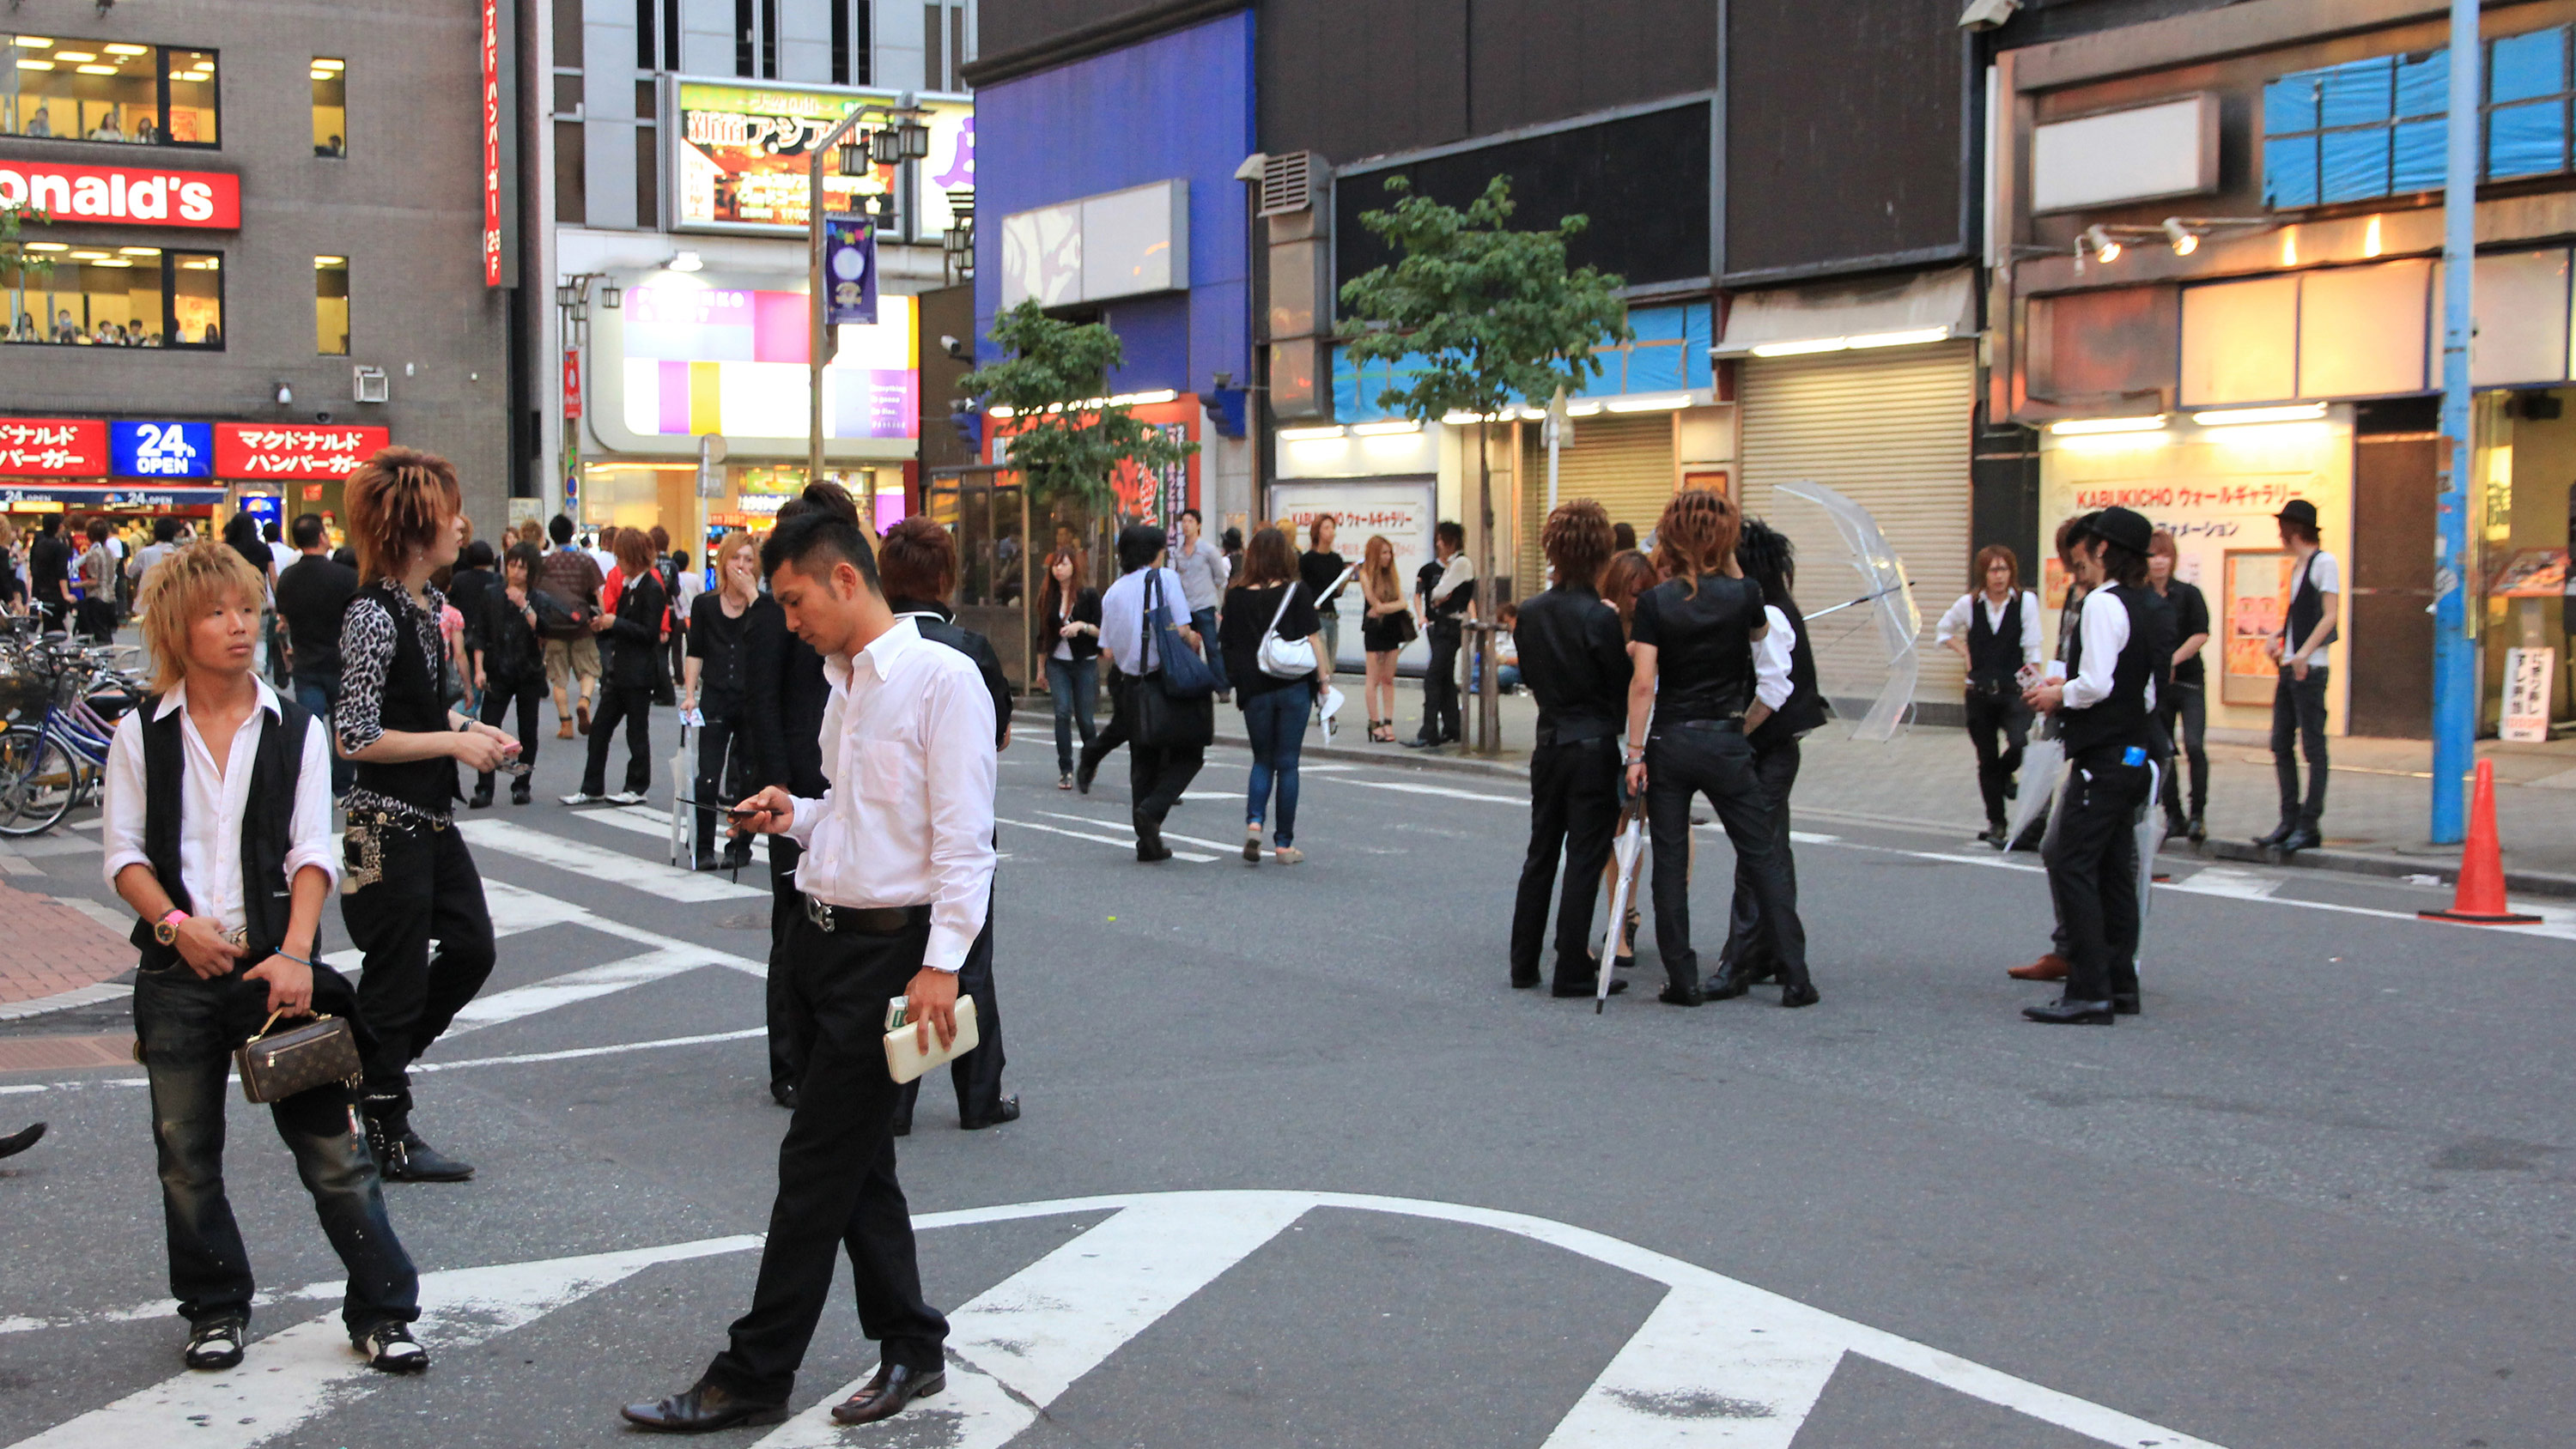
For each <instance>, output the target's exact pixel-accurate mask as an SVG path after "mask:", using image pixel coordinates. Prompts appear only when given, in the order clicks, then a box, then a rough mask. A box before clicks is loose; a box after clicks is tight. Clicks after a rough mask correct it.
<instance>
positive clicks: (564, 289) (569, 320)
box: [555, 272, 625, 522]
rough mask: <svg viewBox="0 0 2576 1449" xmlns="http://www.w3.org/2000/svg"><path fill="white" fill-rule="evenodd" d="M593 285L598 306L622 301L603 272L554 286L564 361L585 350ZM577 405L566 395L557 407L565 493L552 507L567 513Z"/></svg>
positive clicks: (574, 473)
mask: <svg viewBox="0 0 2576 1449" xmlns="http://www.w3.org/2000/svg"><path fill="white" fill-rule="evenodd" d="M593 283H596V284H598V287H599V301H600V305H602V306H604V307H607V308H610V309H611V310H614V309H616V308H617V307H618V306H619V305H621V304H622V303H623V301H624V300H625V292H624V291H623V289H621V288H620V287H619V286H618V285H617V279H616V278H615V277H612V276H610V275H608V274H607V273H606V272H575V273H573V274H572V275H570V276H568V277H565V278H564V279H563V280H562V281H560V282H557V283H556V284H555V318H556V323H557V334H558V335H559V336H561V337H562V338H563V350H564V353H565V356H566V358H567V359H569V358H571V357H574V356H578V355H580V354H582V353H584V352H586V351H587V344H588V342H589V340H590V296H591V286H592V284H593ZM575 369H578V371H575ZM565 372H573V373H574V375H576V376H582V377H585V378H586V377H587V375H588V373H589V369H588V368H587V367H582V366H580V364H578V363H568V365H567V366H566V368H565ZM556 375H557V377H558V378H561V377H563V376H564V373H563V372H558V373H557V374H556ZM581 402H582V400H581V398H580V396H579V395H578V394H572V393H568V394H567V395H566V396H565V397H564V399H563V403H562V406H561V408H560V412H561V416H562V422H563V431H562V433H561V434H560V435H559V440H560V442H561V443H562V446H563V454H562V463H563V466H562V468H561V469H560V470H559V473H560V475H561V479H562V486H564V488H565V489H566V492H565V493H564V494H563V495H562V496H560V497H558V498H557V499H556V504H557V506H558V508H559V509H561V510H562V511H564V512H567V513H569V512H571V511H572V510H573V509H574V508H576V507H578V506H579V499H580V488H581V484H580V482H579V478H580V469H581V422H580V418H581ZM574 521H575V522H579V521H580V520H578V519H575V520H574Z"/></svg>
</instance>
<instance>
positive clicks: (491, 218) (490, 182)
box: [478, 0, 501, 287]
mask: <svg viewBox="0 0 2576 1449" xmlns="http://www.w3.org/2000/svg"><path fill="white" fill-rule="evenodd" d="M478 50H479V54H480V56H481V59H482V63H483V285H484V286H487V287H497V286H499V285H501V6H500V0H483V43H482V45H481V46H480V47H479V48H478Z"/></svg>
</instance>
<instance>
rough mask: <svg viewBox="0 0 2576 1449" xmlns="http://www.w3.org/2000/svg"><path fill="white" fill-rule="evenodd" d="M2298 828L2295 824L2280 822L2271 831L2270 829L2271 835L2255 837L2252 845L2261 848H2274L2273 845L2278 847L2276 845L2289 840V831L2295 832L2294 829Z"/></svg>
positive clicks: (2285, 821)
mask: <svg viewBox="0 0 2576 1449" xmlns="http://www.w3.org/2000/svg"><path fill="white" fill-rule="evenodd" d="M2298 828H2299V827H2298V826H2297V825H2296V824H2294V823H2292V822H2290V821H2287V820H2284V821H2282V822H2281V823H2280V824H2278V825H2275V826H2273V827H2272V829H2271V833H2269V834H2267V835H2257V836H2255V837H2254V843H2255V844H2256V845H2261V846H2274V845H2278V844H2280V843H2281V842H2282V841H2284V840H2287V839H2289V838H2290V832H2291V831H2293V830H2296V829H2298Z"/></svg>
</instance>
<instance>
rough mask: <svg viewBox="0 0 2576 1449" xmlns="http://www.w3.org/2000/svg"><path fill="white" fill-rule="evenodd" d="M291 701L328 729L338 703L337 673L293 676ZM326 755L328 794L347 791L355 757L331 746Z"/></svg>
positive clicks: (353, 777)
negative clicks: (328, 762)
mask: <svg viewBox="0 0 2576 1449" xmlns="http://www.w3.org/2000/svg"><path fill="white" fill-rule="evenodd" d="M295 702H296V703H297V704H300V705H302V706H304V712H305V713H307V714H309V715H311V716H313V720H314V723H316V724H318V725H320V726H321V727H322V728H324V729H326V730H327V729H329V728H330V727H331V711H332V709H333V708H334V707H335V706H337V705H338V704H339V703H340V676H338V675H336V674H334V675H332V676H331V677H329V678H327V679H317V678H315V677H313V676H312V675H308V674H299V675H297V676H295ZM326 743H327V742H326ZM330 755H331V794H332V796H333V797H334V798H337V797H339V796H342V795H346V794H348V793H349V787H350V786H351V785H352V784H355V783H356V782H357V779H358V766H357V764H356V762H355V761H351V760H344V759H341V758H340V752H339V751H338V750H336V749H334V750H331V751H330Z"/></svg>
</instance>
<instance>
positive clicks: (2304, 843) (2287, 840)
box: [2273, 825, 2325, 855]
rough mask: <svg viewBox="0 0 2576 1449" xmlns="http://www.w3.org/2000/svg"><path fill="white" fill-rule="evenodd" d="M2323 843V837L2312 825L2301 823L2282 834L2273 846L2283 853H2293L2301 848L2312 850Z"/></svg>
mask: <svg viewBox="0 0 2576 1449" xmlns="http://www.w3.org/2000/svg"><path fill="white" fill-rule="evenodd" d="M2323 844H2325V840H2324V838H2323V837H2321V836H2319V835H2318V834H2317V832H2316V830H2315V828H2314V827H2312V826H2307V825H2302V826H2300V827H2299V828H2298V829H2296V830H2293V831H2291V832H2290V833H2289V834H2287V835H2284V836H2282V837H2281V839H2280V840H2279V842H2278V843H2276V844H2275V845H2274V846H2273V848H2274V849H2275V850H2278V851H2280V852H2281V853H2282V854H2283V855H2295V854H2297V853H2298V852H2300V851H2302V850H2314V849H2316V848H2317V847H2318V846H2320V845H2323Z"/></svg>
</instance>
